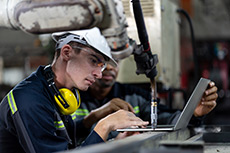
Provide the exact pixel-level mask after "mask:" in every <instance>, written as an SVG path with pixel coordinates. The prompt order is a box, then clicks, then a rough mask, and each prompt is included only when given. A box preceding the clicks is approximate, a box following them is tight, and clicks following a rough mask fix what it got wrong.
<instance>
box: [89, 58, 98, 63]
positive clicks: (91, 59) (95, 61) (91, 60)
mask: <svg viewBox="0 0 230 153" xmlns="http://www.w3.org/2000/svg"><path fill="white" fill-rule="evenodd" d="M90 62H91V63H92V64H93V65H97V63H98V61H97V59H95V58H90Z"/></svg>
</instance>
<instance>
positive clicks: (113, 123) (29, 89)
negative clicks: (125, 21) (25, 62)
mask: <svg viewBox="0 0 230 153" xmlns="http://www.w3.org/2000/svg"><path fill="white" fill-rule="evenodd" d="M52 38H53V39H54V40H55V41H56V42H57V44H56V52H55V56H54V59H53V62H52V64H51V65H49V66H46V67H45V66H40V67H39V68H38V69H37V71H36V72H34V73H32V74H31V75H30V76H29V77H28V78H26V79H25V80H23V81H22V82H20V83H19V84H18V85H16V86H15V87H14V88H13V89H12V90H11V91H10V92H9V94H8V95H7V96H6V97H5V98H4V99H3V101H2V102H1V105H0V152H1V153H6V152H7V153H10V152H17V153H21V152H30V153H34V152H41V153H45V152H46V153H47V152H57V151H61V150H66V149H70V148H75V147H76V140H77V137H76V135H77V133H81V131H78V130H77V128H78V127H77V125H78V123H77V122H76V119H75V115H74V114H72V113H73V112H75V111H76V108H77V107H78V106H77V103H79V99H80V97H79V95H78V90H77V89H80V90H87V89H88V87H89V86H90V85H92V84H93V83H94V82H95V80H96V79H99V78H101V77H102V71H103V69H104V68H105V66H106V63H110V64H112V65H113V66H116V62H115V61H114V60H113V58H112V57H111V53H110V49H109V47H108V44H107V43H106V40H105V38H104V37H103V36H102V35H101V33H100V31H99V29H98V28H93V29H89V30H83V31H70V32H61V33H54V34H53V35H52ZM69 99H70V100H69ZM72 100H75V102H74V103H72ZM69 114H70V115H69ZM147 124H148V122H144V121H142V120H141V119H140V118H138V117H136V116H135V115H133V114H132V113H130V112H128V111H124V110H122V111H118V112H115V113H114V114H111V115H109V116H107V117H106V118H104V119H102V120H101V121H99V122H98V124H97V125H96V126H95V128H94V130H93V131H92V132H91V134H90V135H89V137H88V138H87V139H86V141H85V144H83V145H88V144H94V143H98V142H104V141H105V140H106V139H107V136H108V133H109V132H110V131H112V130H116V129H117V128H124V127H128V126H145V125H147ZM78 129H79V128H78Z"/></svg>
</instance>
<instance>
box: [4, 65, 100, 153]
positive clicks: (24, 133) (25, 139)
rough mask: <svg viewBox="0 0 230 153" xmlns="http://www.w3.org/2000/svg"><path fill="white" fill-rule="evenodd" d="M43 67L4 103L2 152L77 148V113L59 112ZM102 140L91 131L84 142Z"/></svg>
mask: <svg viewBox="0 0 230 153" xmlns="http://www.w3.org/2000/svg"><path fill="white" fill-rule="evenodd" d="M43 69H44V67H43V66H40V67H39V68H38V70H37V71H36V72H34V73H32V74H31V75H30V76H29V77H28V78H26V79H25V80H23V81H22V82H21V83H19V84H18V85H17V86H16V87H14V88H13V89H12V90H11V91H10V92H9V93H8V95H7V96H6V97H5V98H4V99H3V101H2V102H1V104H0V153H11V152H12V153H16V152H17V153H22V152H28V153H34V152H36V153H38V152H41V153H50V152H56V151H61V150H67V149H71V148H75V147H76V141H77V137H76V136H77V135H78V132H79V133H80V132H81V131H80V130H81V129H82V128H83V127H81V125H82V124H81V123H79V122H81V121H77V120H76V115H75V113H73V114H71V115H66V116H64V115H61V114H60V113H59V111H58V109H57V107H56V104H55V101H54V97H53V94H52V92H51V90H50V89H49V87H48V84H47V81H46V80H45V77H44V75H43ZM78 125H79V126H78ZM99 142H103V140H102V139H101V137H100V136H99V135H98V134H97V133H96V132H95V131H92V132H91V134H90V135H89V136H88V138H87V139H86V141H85V143H84V144H83V145H88V144H94V143H99Z"/></svg>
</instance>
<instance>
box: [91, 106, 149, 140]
mask: <svg viewBox="0 0 230 153" xmlns="http://www.w3.org/2000/svg"><path fill="white" fill-rule="evenodd" d="M148 124H149V122H147V121H143V120H141V119H140V118H139V117H136V116H135V115H134V114H133V113H131V112H129V111H125V110H119V111H117V112H115V113H112V114H110V115H108V116H106V117H105V118H103V119H102V120H100V121H99V122H98V124H97V125H96V126H95V128H94V130H95V131H96V132H97V133H98V135H100V136H101V138H102V139H103V140H104V141H106V139H107V137H108V134H109V132H111V131H115V130H116V129H119V128H126V127H131V126H146V125H148Z"/></svg>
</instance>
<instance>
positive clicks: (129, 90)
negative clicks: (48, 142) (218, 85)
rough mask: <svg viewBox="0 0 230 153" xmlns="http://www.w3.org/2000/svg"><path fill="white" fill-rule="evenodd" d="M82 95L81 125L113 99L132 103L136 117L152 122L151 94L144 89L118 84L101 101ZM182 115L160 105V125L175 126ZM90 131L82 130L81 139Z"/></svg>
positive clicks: (112, 133) (86, 94) (113, 133)
mask: <svg viewBox="0 0 230 153" xmlns="http://www.w3.org/2000/svg"><path fill="white" fill-rule="evenodd" d="M80 94H81V97H82V98H81V106H80V107H79V108H78V109H77V111H76V117H77V118H78V120H79V121H80V122H81V123H82V120H83V118H84V117H85V116H86V115H88V114H89V112H90V111H92V110H94V109H97V108H99V107H101V106H102V105H104V104H106V103H107V102H109V101H110V100H111V99H113V98H120V99H123V100H124V101H126V102H128V103H130V104H131V105H132V107H133V108H134V111H135V114H136V116H138V117H140V118H141V119H142V120H144V121H149V122H150V112H151V110H150V105H151V93H150V92H148V91H146V90H144V89H142V88H137V87H135V86H132V85H127V84H120V83H118V82H116V83H115V84H114V86H113V88H112V90H111V91H110V93H109V94H108V96H107V97H106V98H105V99H103V100H101V101H100V100H97V99H95V98H93V96H90V92H89V91H84V92H83V91H81V92H80ZM180 113H181V112H180V111H174V112H172V113H170V112H169V111H168V109H167V107H166V106H164V105H158V124H175V122H176V121H177V119H178V117H179V115H180ZM200 121H201V119H200V118H194V117H193V118H192V122H193V123H192V124H194V123H196V124H198V123H199V124H200ZM82 126H83V125H82ZM92 128H93V127H92ZM90 131H91V129H88V130H86V129H85V130H82V132H81V133H80V135H79V137H81V138H82V140H84V138H85V137H86V136H87V135H88V134H89V132H90ZM117 134H118V132H116V131H113V132H111V133H110V135H109V139H111V138H114V137H116V136H117ZM80 143H81V141H80V142H78V144H80Z"/></svg>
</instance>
